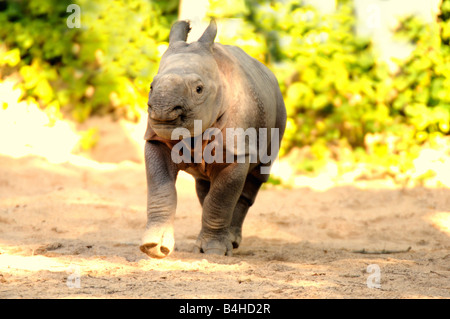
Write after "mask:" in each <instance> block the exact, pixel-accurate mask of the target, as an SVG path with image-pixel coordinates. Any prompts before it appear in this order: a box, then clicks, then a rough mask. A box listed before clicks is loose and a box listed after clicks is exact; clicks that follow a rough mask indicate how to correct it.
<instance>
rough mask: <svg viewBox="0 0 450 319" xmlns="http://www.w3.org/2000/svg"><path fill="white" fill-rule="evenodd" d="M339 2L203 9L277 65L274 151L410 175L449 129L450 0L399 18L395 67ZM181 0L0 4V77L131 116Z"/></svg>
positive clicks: (224, 33)
mask: <svg viewBox="0 0 450 319" xmlns="http://www.w3.org/2000/svg"><path fill="white" fill-rule="evenodd" d="M336 2H337V4H338V6H337V10H336V12H335V13H334V14H330V15H322V14H320V13H319V12H317V11H316V10H315V8H314V7H312V6H307V5H304V4H303V3H302V2H301V1H299V0H284V1H263V0H227V1H218V0H211V1H210V6H209V15H210V16H211V17H215V18H217V20H218V21H219V23H220V24H221V25H220V28H219V34H218V40H219V41H220V42H222V43H224V44H233V45H238V46H240V47H241V48H243V49H244V50H245V51H246V52H247V53H249V54H250V55H252V56H253V57H255V58H256V59H258V60H260V61H261V62H263V63H265V64H266V65H268V66H269V67H270V68H271V69H272V70H273V71H274V72H275V74H276V76H277V78H278V80H279V83H280V87H281V90H282V93H283V95H284V99H285V103H286V107H287V112H288V121H287V128H286V132H285V138H284V140H283V144H282V150H281V155H285V154H287V153H288V152H289V151H290V150H291V149H292V148H294V147H304V148H305V149H307V150H309V155H308V156H306V157H305V158H303V159H302V160H300V161H299V165H298V169H299V170H301V171H303V172H314V171H316V170H317V169H318V168H320V167H321V166H322V165H324V164H325V163H326V161H327V160H328V159H330V158H333V159H336V160H342V161H353V162H360V161H364V162H366V163H371V164H373V165H374V166H381V167H382V168H384V169H385V170H387V171H388V173H392V174H397V173H402V172H405V171H407V170H409V169H410V168H411V165H412V164H411V163H412V160H413V159H414V158H415V157H416V156H417V154H418V149H419V148H418V147H419V146H420V145H422V144H424V143H429V144H432V143H433V141H434V140H435V139H437V138H439V137H441V136H444V135H448V134H449V132H450V48H449V44H450V0H443V1H442V4H441V13H440V15H439V17H438V23H436V24H431V25H427V24H424V23H421V22H420V21H419V20H418V19H417V18H415V17H408V18H406V19H404V20H403V21H402V22H401V24H400V25H399V27H398V30H397V36H399V37H403V38H405V37H406V38H407V39H408V40H409V41H411V43H413V44H414V45H415V48H416V49H415V50H414V51H413V52H412V54H411V56H410V57H409V58H408V59H406V60H405V61H399V63H398V66H399V68H398V71H397V72H395V73H392V72H390V71H389V69H388V67H387V66H386V65H385V64H383V63H381V62H379V61H378V60H377V57H376V56H375V55H374V53H373V50H372V43H371V41H370V40H369V39H364V38H360V37H357V36H356V35H355V32H354V29H355V17H354V10H353V4H352V1H350V0H339V1H336ZM70 3H75V4H78V5H79V6H80V8H81V28H79V29H77V28H72V29H71V28H68V27H67V19H68V17H69V15H70V14H71V13H70V12H66V10H67V6H68V5H69V4H70ZM178 5H179V1H178V0H170V1H162V0H161V1H149V0H126V1H118V0H98V1H89V0H77V1H69V0H48V1H38V0H29V1H20V0H7V1H1V2H0V25H1V28H0V39H1V40H2V41H1V42H0V75H1V76H5V75H9V74H18V75H20V79H21V82H20V86H21V88H22V89H23V91H24V96H23V98H28V99H35V100H36V101H38V102H39V103H40V104H41V105H42V107H43V108H45V109H46V111H47V113H48V114H51V115H52V116H53V117H54V118H55V119H56V118H57V117H58V116H60V112H61V111H70V112H71V113H72V114H73V116H74V117H75V118H76V119H78V120H79V121H83V120H84V119H86V118H88V117H89V116H91V115H93V114H100V115H101V114H107V113H113V114H116V115H117V116H122V117H123V116H125V117H128V118H135V117H136V116H137V112H136V110H138V108H140V107H145V105H146V100H147V94H148V85H149V83H150V81H151V79H152V77H153V76H154V74H156V72H157V66H158V63H159V57H160V56H161V53H162V52H163V51H164V50H165V49H166V46H167V43H166V41H167V40H168V35H169V30H170V25H171V24H172V23H173V22H174V21H175V20H176V18H177V10H178ZM1 107H2V108H6V107H7V105H2V106H1ZM84 137H85V141H86V142H85V146H86V148H90V147H92V146H93V145H95V141H96V138H97V135H96V133H95V132H94V131H90V132H86V133H85V136H84ZM348 150H351V151H348ZM276 182H277V181H273V183H276Z"/></svg>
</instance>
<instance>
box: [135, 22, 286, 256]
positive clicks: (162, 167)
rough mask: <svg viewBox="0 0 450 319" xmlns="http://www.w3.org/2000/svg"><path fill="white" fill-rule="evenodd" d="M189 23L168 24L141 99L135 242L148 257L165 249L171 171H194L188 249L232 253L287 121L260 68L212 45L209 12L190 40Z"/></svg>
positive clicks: (169, 240)
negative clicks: (142, 214) (142, 193)
mask: <svg viewBox="0 0 450 319" xmlns="http://www.w3.org/2000/svg"><path fill="white" fill-rule="evenodd" d="M189 30H190V26H189V22H187V21H178V22H176V23H175V24H174V25H173V26H172V28H171V31H170V36H169V47H168V49H167V51H166V52H165V53H164V55H163V56H162V58H161V62H160V66H159V71H158V74H157V75H156V76H155V77H154V79H153V82H152V84H151V87H150V94H149V100H148V113H149V117H148V126H147V131H146V133H145V140H146V143H145V163H146V172H147V188H148V190H147V192H148V193H147V220H148V221H147V226H146V231H145V233H144V236H143V238H142V244H141V246H140V249H141V251H142V252H144V253H146V254H147V255H149V256H151V257H156V258H163V257H166V256H168V255H169V254H170V253H171V252H172V250H173V248H174V230H173V222H174V217H175V210H176V206H177V194H176V189H175V182H176V178H177V173H178V171H179V170H185V171H187V172H188V173H190V174H191V175H193V176H194V178H195V188H196V192H197V195H198V198H199V200H200V203H201V205H202V210H203V212H202V228H201V231H200V234H199V236H198V239H197V241H196V243H195V248H194V250H195V251H196V252H201V253H206V254H220V255H228V256H230V255H232V250H233V248H237V247H238V246H239V244H240V242H241V239H242V224H243V222H244V218H245V216H246V214H247V211H248V209H249V207H250V206H251V205H252V204H253V203H254V201H255V197H256V194H257V193H258V190H259V188H260V187H261V185H262V184H263V183H264V182H266V181H267V179H268V176H269V175H268V170H269V169H270V166H271V164H272V162H273V160H274V159H275V157H276V155H277V154H278V148H279V145H280V142H281V138H282V136H283V133H284V128H285V124H286V110H285V106H284V102H283V98H282V95H281V92H280V89H279V86H278V82H277V79H276V78H275V76H274V75H273V74H272V72H271V71H270V70H269V69H268V68H266V67H265V66H264V65H263V64H262V63H260V62H258V61H257V60H255V59H253V58H251V57H250V56H248V55H247V54H246V53H245V52H244V51H243V50H241V49H240V48H238V47H235V46H228V45H222V44H219V43H214V39H215V37H216V33H217V26H216V23H215V22H214V20H213V21H211V23H210V24H209V26H208V27H207V29H206V30H205V31H204V33H203V35H202V36H201V37H200V38H199V39H198V41H197V42H193V43H190V44H188V43H186V39H187V35H188V33H189ZM207 132H208V134H206V133H207ZM230 132H231V133H230ZM213 136H214V138H213ZM242 138H243V139H242ZM255 138H256V141H257V142H256V143H253V144H252V143H251V141H250V140H252V141H253V142H255V141H254V139H255ZM237 140H240V141H243V140H244V141H245V143H244V144H245V145H244V147H242V145H241V146H239V145H237V144H238V142H237ZM235 142H236V144H235ZM255 145H256V148H255ZM206 150H208V152H206ZM202 152H203V153H202ZM205 154H208V155H209V156H205ZM261 154H266V155H267V154H268V155H270V160H269V161H268V160H267V156H265V157H264V156H261ZM255 155H256V156H255ZM258 155H259V156H258Z"/></svg>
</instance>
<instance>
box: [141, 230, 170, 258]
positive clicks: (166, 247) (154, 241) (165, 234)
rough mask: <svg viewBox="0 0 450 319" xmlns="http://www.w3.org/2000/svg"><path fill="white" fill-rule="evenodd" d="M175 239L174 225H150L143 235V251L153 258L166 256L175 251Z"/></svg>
mask: <svg viewBox="0 0 450 319" xmlns="http://www.w3.org/2000/svg"><path fill="white" fill-rule="evenodd" d="M174 245H175V240H174V236H173V227H172V226H159V227H149V228H147V230H146V231H145V233H144V236H143V237H142V243H141V246H140V247H139V248H140V249H141V251H142V252H143V253H145V254H147V255H148V256H150V257H153V258H165V257H167V256H169V255H170V253H171V252H172V251H173V248H174Z"/></svg>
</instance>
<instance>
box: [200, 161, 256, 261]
mask: <svg viewBox="0 0 450 319" xmlns="http://www.w3.org/2000/svg"><path fill="white" fill-rule="evenodd" d="M248 166H249V164H248V163H233V164H229V165H227V166H225V167H221V169H220V170H218V171H217V172H216V173H215V174H214V175H213V176H212V177H211V185H210V189H209V192H208V193H207V195H206V196H205V198H204V200H203V216H202V229H201V231H200V234H199V236H198V239H197V241H196V243H195V249H194V251H196V252H202V253H206V254H218V255H227V256H231V255H232V251H233V244H232V239H231V236H230V223H231V220H232V217H233V212H234V209H235V207H236V203H237V202H238V200H239V197H240V195H241V193H242V189H243V187H244V184H245V180H246V177H247V173H248Z"/></svg>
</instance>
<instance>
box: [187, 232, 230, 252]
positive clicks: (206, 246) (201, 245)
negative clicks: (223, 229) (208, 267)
mask: <svg viewBox="0 0 450 319" xmlns="http://www.w3.org/2000/svg"><path fill="white" fill-rule="evenodd" d="M194 252H195V253H205V254H209V255H222V256H224V255H225V256H232V255H233V244H232V242H231V240H230V236H213V237H212V236H211V237H209V236H204V235H203V234H202V233H200V235H199V236H198V239H197V241H196V242H195V247H194Z"/></svg>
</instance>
